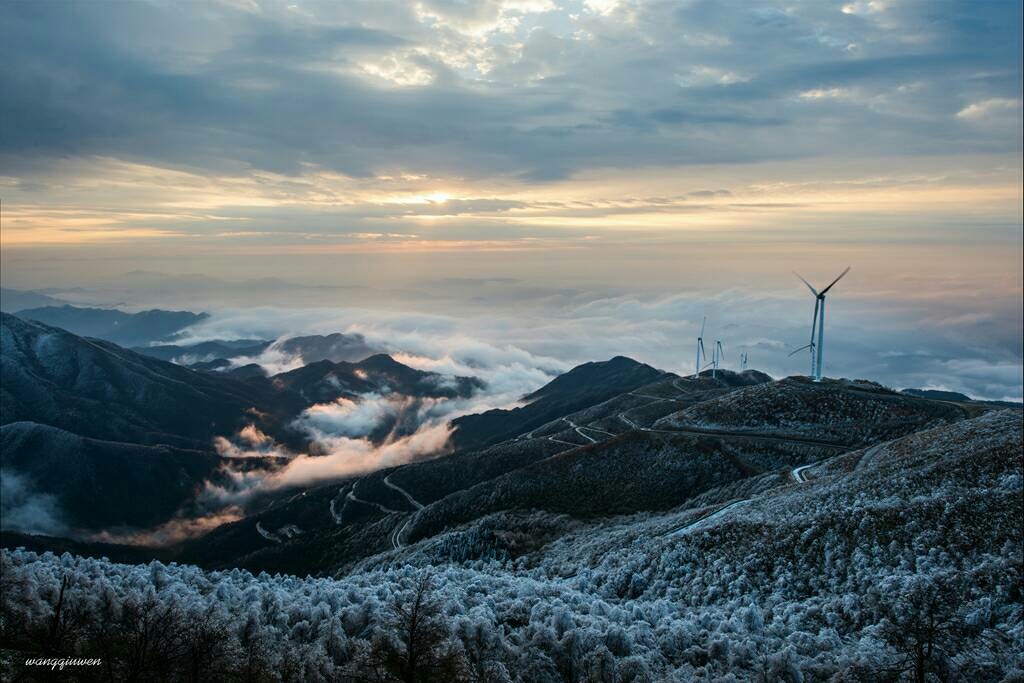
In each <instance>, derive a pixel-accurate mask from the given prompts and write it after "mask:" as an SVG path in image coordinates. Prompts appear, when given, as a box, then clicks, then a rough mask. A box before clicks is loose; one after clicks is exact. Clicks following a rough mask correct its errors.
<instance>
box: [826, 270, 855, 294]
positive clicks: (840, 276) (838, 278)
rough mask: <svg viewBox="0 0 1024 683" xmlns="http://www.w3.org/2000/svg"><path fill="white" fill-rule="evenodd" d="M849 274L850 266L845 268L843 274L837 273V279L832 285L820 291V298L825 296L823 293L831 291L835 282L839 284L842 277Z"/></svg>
mask: <svg viewBox="0 0 1024 683" xmlns="http://www.w3.org/2000/svg"><path fill="white" fill-rule="evenodd" d="M849 272H850V266H846V270H844V271H843V272H841V273H839V277H837V278H836V279H835V280H833V281H832V284H830V285H829V286H828V287H826V288H825V289H823V290H821V296H825V292H827V291H828V290H830V289H832V288H833V287H834V286H835V284H836V283H837V282H839V281H840V280H842V279H843V276H844V275H846V274H847V273H849Z"/></svg>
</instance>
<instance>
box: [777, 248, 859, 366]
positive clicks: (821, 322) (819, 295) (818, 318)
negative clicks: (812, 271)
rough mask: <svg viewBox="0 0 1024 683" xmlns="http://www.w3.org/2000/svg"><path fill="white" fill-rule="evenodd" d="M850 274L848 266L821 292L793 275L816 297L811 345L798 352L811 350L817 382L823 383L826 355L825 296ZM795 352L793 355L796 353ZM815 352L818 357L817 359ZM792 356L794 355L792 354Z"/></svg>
mask: <svg viewBox="0 0 1024 683" xmlns="http://www.w3.org/2000/svg"><path fill="white" fill-rule="evenodd" d="M849 272H850V267H849V266H847V267H846V270H844V271H843V272H841V273H839V277H837V278H836V279H835V280H833V281H832V282H830V283H829V285H828V287H826V288H825V289H823V290H821V291H820V292H819V291H818V290H816V289H815V288H814V287H812V286H811V283H810V282H808V281H807V280H805V279H804V278H803V277H802V276H801V275H800V274H799V273H793V274H794V275H796V276H797V277H798V278H800V281H801V282H803V283H804V284H805V285H807V289H809V290H811V294H813V295H814V317H813V318H812V320H811V343H810V344H808V345H807V346H802V347H800V348H799V349H797V350H796V351H802V350H804V349H806V348H810V349H811V375H813V376H814V381H815V382H820V381H821V369H822V363H823V358H824V355H825V295H826V294H827V293H828V290H830V289H832V288H833V287H835V285H836V283H837V282H839V281H840V280H842V279H843V276H844V275H846V274H847V273H849ZM815 328H817V332H818V340H817V342H815V340H814V332H815ZM796 351H794V352H793V353H796ZM815 352H817V356H816V357H815ZM790 355H793V354H792V353H791V354H790Z"/></svg>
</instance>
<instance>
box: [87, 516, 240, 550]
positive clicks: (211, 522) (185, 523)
mask: <svg viewBox="0 0 1024 683" xmlns="http://www.w3.org/2000/svg"><path fill="white" fill-rule="evenodd" d="M243 517H245V513H244V511H243V510H242V509H241V508H240V507H237V506H227V507H223V508H221V509H219V510H218V511H217V512H213V513H209V514H205V515H201V516H198V517H175V518H174V519H171V520H168V521H167V522H164V523H163V524H161V525H159V526H157V527H155V528H153V529H148V530H137V529H127V530H117V529H113V530H104V531H101V532H99V533H96V534H90V535H89V536H87V537H86V538H85V540H88V541H90V542H93V543H117V544H127V545H141V546H146V547H153V548H159V547H164V546H169V545H174V544H175V543H180V542H181V541H185V540H188V539H190V538H195V537H196V536H201V535H203V534H205V533H207V532H209V531H211V530H213V529H216V528H217V527H219V526H222V525H224V524H230V523H231V522H237V521H238V520H240V519H242V518H243Z"/></svg>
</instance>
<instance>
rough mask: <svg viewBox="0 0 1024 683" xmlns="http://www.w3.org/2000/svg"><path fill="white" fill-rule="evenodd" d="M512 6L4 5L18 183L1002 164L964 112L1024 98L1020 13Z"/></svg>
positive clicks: (537, 177)
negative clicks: (111, 173)
mask: <svg viewBox="0 0 1024 683" xmlns="http://www.w3.org/2000/svg"><path fill="white" fill-rule="evenodd" d="M506 4H507V5H508V6H506V7H503V6H502V3H500V2H488V3H470V4H469V5H466V4H464V3H426V4H425V5H421V6H416V5H409V4H402V3H396V4H391V3H383V2H381V3H346V4H344V5H339V4H324V5H318V4H302V3H299V4H298V6H297V7H296V8H294V9H290V8H288V7H287V6H284V5H276V4H268V5H264V6H262V7H260V8H259V10H258V11H246V10H243V9H237V8H235V7H233V6H232V5H229V4H209V5H193V4H184V5H182V4H161V3H145V4H143V3H86V2H81V3H73V2H47V3H4V4H3V5H2V6H0V27H2V28H0V32H2V35H0V59H2V60H3V63H4V70H3V75H2V76H0V78H2V80H3V92H4V97H3V98H2V101H0V155H2V161H3V167H4V171H5V172H6V174H9V175H14V174H18V175H23V174H26V173H29V172H31V171H33V170H35V171H37V172H38V171H44V170H45V168H46V167H47V163H48V162H49V161H51V160H55V159H60V158H65V157H69V156H71V157H75V156H92V155H99V156H110V157H117V158H122V159H127V160H134V161H140V162H144V163H148V164H152V165H172V166H180V167H188V168H191V169H198V170H202V171H205V172H211V173H218V172H223V171H229V170H233V171H237V170H239V169H253V168H254V169H263V170H269V171H275V172H279V173H284V174H296V173H299V172H301V171H302V169H304V168H306V167H307V165H313V166H315V167H320V168H323V169H327V170H333V171H338V172H341V173H344V174H348V175H352V176H369V175H372V174H374V173H378V172H380V171H381V170H382V169H388V168H409V169H416V170H418V171H422V172H430V173H437V174H445V173H448V174H451V173H462V174H466V173H472V174H475V175H478V176H485V177H487V176H507V177H519V178H524V179H528V180H534V181H538V182H543V181H550V180H555V179H559V178H563V177H566V176H570V175H572V174H574V173H577V172H579V171H581V170H585V169H591V168H602V167H636V166H642V165H665V164H671V165H678V164H687V163H705V162H715V163H721V162H743V161H759V160H766V159H782V158H792V157H801V156H825V157H842V156H844V155H859V154H864V153H867V152H869V151H876V152H885V153H901V152H905V153H909V154H937V153H949V152H971V151H993V150H996V151H998V150H999V149H1004V150H1005V147H1006V139H1007V138H1006V134H1007V133H1006V130H1005V129H1003V128H1001V129H999V130H995V131H993V130H991V129H990V128H986V127H985V126H981V125H972V122H971V121H965V120H963V119H958V118H957V116H956V115H957V113H958V112H960V111H962V110H964V109H965V108H967V107H969V106H971V105H972V104H978V103H984V102H986V101H989V100H999V101H1003V100H1005V101H1010V102H1012V101H1014V100H1019V99H1020V73H1021V70H1020V62H1019V54H1020V6H1019V4H1018V3H1012V2H991V3H981V4H974V3H972V4H969V5H968V4H966V3H952V2H940V3H915V2H910V3H898V4H892V5H891V6H885V4H884V3H876V4H875V5H870V6H869V4H868V3H858V2H852V3H849V4H848V5H847V6H846V11H847V13H844V12H843V11H842V9H843V3H820V2H809V3H804V4H797V5H792V6H791V5H787V6H786V9H779V8H774V7H772V6H770V5H768V4H756V5H747V4H745V3H744V4H740V5H730V4H718V3H715V4H709V3H703V2H697V3H686V4H684V5H683V6H681V7H678V6H676V5H675V4H664V3H650V4H646V3H645V4H641V5H639V6H637V7H631V6H629V5H628V4H625V3H624V4H623V5H622V6H620V7H619V8H618V9H617V10H615V11H613V12H611V13H610V14H609V15H607V16H600V15H597V14H595V13H592V12H589V11H585V10H583V9H581V8H580V7H577V6H575V5H573V6H571V7H569V8H565V9H566V11H563V10H562V9H556V10H553V11H547V12H539V13H535V14H527V13H525V12H522V11H520V10H519V9H517V8H518V7H519V6H520V5H521V4H522V3H518V4H512V3H506ZM862 5H863V7H861V6H862ZM879 7H883V8H884V11H878V8H879ZM570 14H571V17H570ZM488 22H491V23H488ZM501 22H504V24H503V25H501V26H500V30H498V29H497V28H496V27H499V24H501ZM492 24H493V25H492ZM481 27H483V28H481ZM483 62H486V63H487V67H486V69H485V68H484V67H483V66H481V64H482V63H483ZM374 70H377V71H383V72H388V73H390V72H391V71H394V72H395V73H398V74H399V75H397V76H395V75H391V76H387V74H385V75H386V77H387V78H394V79H397V80H398V81H400V82H398V83H396V82H389V81H387V80H386V79H385V80H381V79H379V78H377V79H375V77H374V76H373V75H372V74H373V73H376V72H375V71H374ZM402 79H406V80H404V81H403V80H402ZM815 89H819V90H821V91H822V94H821V96H820V97H817V98H814V97H811V98H807V97H804V98H801V95H802V94H804V93H806V92H808V91H813V90H815ZM844 89H846V90H844ZM1011 109H1012V107H1011ZM978 112H979V114H978V117H979V118H981V117H982V116H983V115H984V114H985V112H986V110H985V109H984V107H982V108H980V109H978ZM1011 114H1012V116H1011V121H1010V123H1013V122H1014V121H1017V122H1019V105H1018V106H1017V109H1016V113H1013V112H1011ZM836 127H841V128H842V129H843V130H844V132H845V135H844V136H842V137H836V136H834V135H829V134H828V133H830V132H831V131H833V130H834V129H835V128H836ZM766 128H770V129H771V134H770V135H767V134H766V131H765V129H766ZM880 131H888V133H887V134H880ZM869 133H871V134H869ZM1017 139H1019V134H1018V138H1017ZM897 143H898V144H899V146H898V147H896V148H894V147H893V145H894V144H897Z"/></svg>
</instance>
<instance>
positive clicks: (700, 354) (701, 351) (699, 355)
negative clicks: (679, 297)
mask: <svg viewBox="0 0 1024 683" xmlns="http://www.w3.org/2000/svg"><path fill="white" fill-rule="evenodd" d="M707 321H708V317H707V316H704V320H702V321H701V323H700V336H699V337H697V364H696V365H695V366H694V368H695V369H694V372H693V376H694V377H695V378H697V379H699V378H700V371H701V367H700V361H701V358H703V359H704V360H707V359H708V354H706V353H704V325H705V324H706V323H707Z"/></svg>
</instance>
